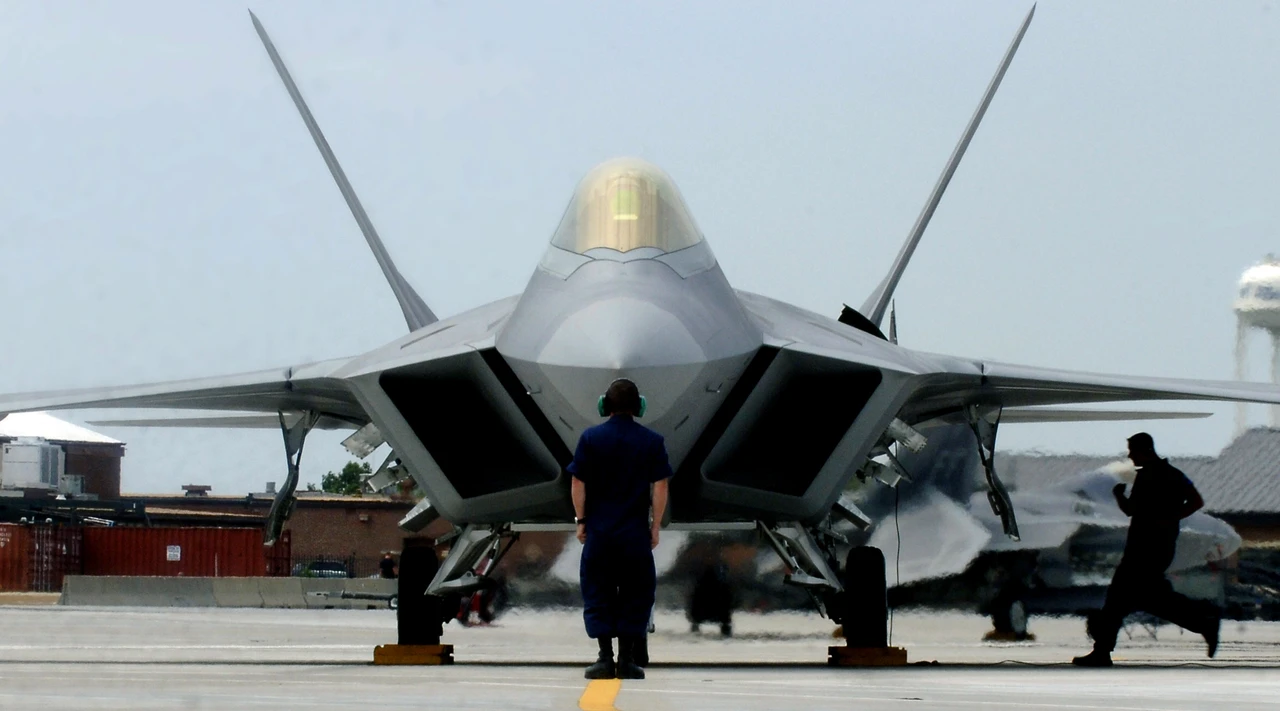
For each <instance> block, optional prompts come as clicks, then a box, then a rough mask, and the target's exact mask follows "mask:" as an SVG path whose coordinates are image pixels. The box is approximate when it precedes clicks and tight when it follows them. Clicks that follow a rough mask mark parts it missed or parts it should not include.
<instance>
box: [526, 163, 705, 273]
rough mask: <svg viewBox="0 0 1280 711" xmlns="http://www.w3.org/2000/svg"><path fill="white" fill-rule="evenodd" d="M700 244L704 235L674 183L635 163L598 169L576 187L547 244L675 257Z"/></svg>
mask: <svg viewBox="0 0 1280 711" xmlns="http://www.w3.org/2000/svg"><path fill="white" fill-rule="evenodd" d="M701 241H702V233H701V232H699V231H698V226H697V225H696V224H694V222H693V217H692V216H690V215H689V208H688V207H686V206H685V204H684V199H683V198H682V197H680V191H679V190H677V189H676V185H675V183H673V182H672V181H671V178H670V177H668V176H667V174H666V173H664V172H662V170H661V169H660V168H658V167H657V166H656V165H653V164H651V163H647V162H645V161H642V160H640V159H638V158H620V159H617V160H611V161H609V162H607V163H602V164H600V165H598V166H596V167H595V168H594V169H592V171H591V172H590V173H587V177H585V178H583V179H582V182H581V183H578V188H577V190H576V191H574V194H573V199H572V200H570V201H569V207H568V209H566V210H565V212H564V217H563V218H561V219H560V226H559V227H557V228H556V233H555V236H554V237H552V238H551V244H553V245H555V246H556V247H559V248H560V249H566V250H569V251H570V252H577V253H578V254H584V253H586V252H587V251H588V250H592V249H599V248H607V249H613V250H616V251H619V252H629V251H631V250H633V249H640V248H642V247H653V248H656V249H660V250H662V251H663V252H664V253H665V252H675V251H677V250H681V249H684V248H686V247H692V246H693V245H695V244H697V243H699V242H701Z"/></svg>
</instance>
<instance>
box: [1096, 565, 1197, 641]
mask: <svg viewBox="0 0 1280 711" xmlns="http://www.w3.org/2000/svg"><path fill="white" fill-rule="evenodd" d="M1134 612H1146V613H1148V614H1151V615H1155V616H1156V617H1159V618H1161V619H1164V620H1166V621H1168V622H1172V623H1173V624H1175V625H1177V626H1179V627H1182V628H1183V629H1185V630H1187V631H1189V632H1195V633H1197V634H1204V633H1206V632H1209V631H1211V630H1212V629H1213V628H1214V627H1215V626H1216V624H1217V617H1218V609H1217V607H1216V606H1215V605H1214V604H1213V603H1211V602H1207V601H1204V600H1192V599H1191V598H1189V597H1187V596H1186V595H1182V594H1180V593H1177V592H1174V589H1173V585H1171V584H1170V583H1169V579H1168V578H1166V577H1165V576H1164V572H1163V571H1154V570H1143V569H1140V568H1137V567H1132V566H1128V567H1127V566H1126V565H1125V564H1124V562H1123V561H1122V562H1121V563H1120V567H1119V568H1117V569H1116V574H1115V577H1113V578H1112V579H1111V587H1109V588H1107V600H1106V602H1105V603H1103V605H1102V609H1101V610H1099V611H1097V612H1095V613H1094V614H1093V615H1092V616H1090V618H1089V622H1088V626H1089V636H1090V637H1093V648H1094V649H1096V650H1098V651H1100V652H1110V651H1111V650H1113V649H1115V648H1116V636H1117V635H1119V634H1120V627H1121V625H1123V624H1124V618H1125V617H1127V616H1129V615H1130V614H1131V613H1134Z"/></svg>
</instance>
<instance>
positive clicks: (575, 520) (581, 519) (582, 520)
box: [573, 516, 587, 526]
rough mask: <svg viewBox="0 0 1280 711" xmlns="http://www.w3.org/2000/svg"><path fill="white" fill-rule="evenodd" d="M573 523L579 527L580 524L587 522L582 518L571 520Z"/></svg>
mask: <svg viewBox="0 0 1280 711" xmlns="http://www.w3.org/2000/svg"><path fill="white" fill-rule="evenodd" d="M573 522H574V523H576V524H578V525H579V526H581V525H582V524H584V523H586V522H587V517H586V516H583V517H582V518H575V519H573Z"/></svg>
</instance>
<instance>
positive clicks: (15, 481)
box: [0, 438, 67, 489]
mask: <svg viewBox="0 0 1280 711" xmlns="http://www.w3.org/2000/svg"><path fill="white" fill-rule="evenodd" d="M0 456H2V457H3V458H4V462H3V465H0V471H3V472H4V477H3V481H0V484H3V486H4V487H5V488H7V489H39V488H47V489H57V488H58V482H59V481H60V480H61V479H62V473H63V471H64V469H65V467H66V460H67V455H66V453H65V452H63V451H62V447H59V446H58V445H56V444H49V443H48V442H45V441H44V440H40V439H26V438H19V439H15V440H14V441H12V442H9V443H8V444H6V445H4V448H3V450H2V451H0Z"/></svg>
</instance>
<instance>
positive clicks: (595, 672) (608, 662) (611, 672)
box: [583, 637, 622, 679]
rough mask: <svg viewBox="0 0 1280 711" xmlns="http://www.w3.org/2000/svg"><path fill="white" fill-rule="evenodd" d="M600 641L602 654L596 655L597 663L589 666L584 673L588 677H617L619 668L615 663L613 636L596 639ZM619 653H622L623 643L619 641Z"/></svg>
mask: <svg viewBox="0 0 1280 711" xmlns="http://www.w3.org/2000/svg"><path fill="white" fill-rule="evenodd" d="M596 641H597V642H599V643H600V656H598V657H596V663H595V664H592V665H591V666H589V667H587V671H586V672H585V673H584V674H583V676H584V677H586V678H588V679H613V678H615V677H616V674H617V670H616V667H615V666H614V664H613V638H612V637H600V638H599V639H597V640H596ZM618 647H619V655H618V656H622V655H621V647H622V643H621V642H619V643H618Z"/></svg>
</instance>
